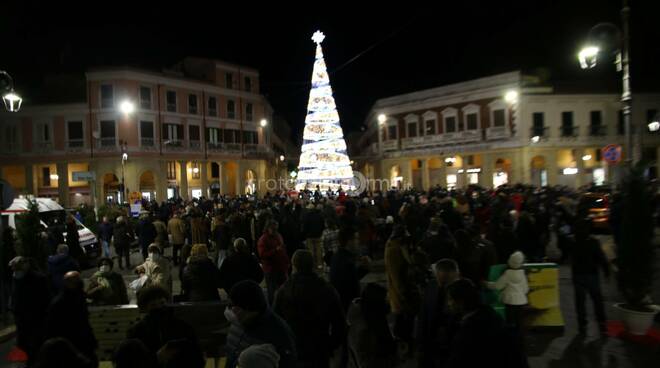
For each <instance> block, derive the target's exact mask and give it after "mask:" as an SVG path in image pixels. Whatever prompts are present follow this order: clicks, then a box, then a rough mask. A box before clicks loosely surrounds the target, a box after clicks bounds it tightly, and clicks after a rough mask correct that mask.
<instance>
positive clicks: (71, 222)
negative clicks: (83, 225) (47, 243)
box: [66, 216, 85, 263]
mask: <svg viewBox="0 0 660 368" xmlns="http://www.w3.org/2000/svg"><path fill="white" fill-rule="evenodd" d="M66 245H68V246H69V254H70V255H71V257H73V259H75V260H76V261H77V262H78V263H80V262H82V261H83V260H84V257H85V252H84V251H83V249H82V247H81V246H80V234H78V223H77V222H76V220H75V218H74V217H73V216H69V217H67V219H66Z"/></svg>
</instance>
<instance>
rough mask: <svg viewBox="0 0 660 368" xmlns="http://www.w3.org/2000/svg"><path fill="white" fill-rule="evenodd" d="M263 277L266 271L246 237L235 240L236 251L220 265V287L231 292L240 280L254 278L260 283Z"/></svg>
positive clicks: (253, 279)
mask: <svg viewBox="0 0 660 368" xmlns="http://www.w3.org/2000/svg"><path fill="white" fill-rule="evenodd" d="M263 279H264V272H263V270H262V269H261V265H259V261H258V260H257V258H256V257H255V256H254V255H252V253H250V247H249V246H248V244H247V242H246V241H245V239H243V238H238V239H236V240H234V252H233V253H232V254H231V255H230V256H229V257H227V259H226V260H225V261H224V262H223V263H222V266H221V267H220V288H222V289H225V291H227V292H229V291H230V290H231V289H232V288H233V287H234V285H236V284H237V283H239V282H240V281H243V280H252V281H254V282H256V283H258V284H260V283H261V281H263Z"/></svg>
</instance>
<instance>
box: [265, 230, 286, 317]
mask: <svg viewBox="0 0 660 368" xmlns="http://www.w3.org/2000/svg"><path fill="white" fill-rule="evenodd" d="M278 227H279V225H278V223H277V221H274V220H271V221H270V222H269V223H268V224H267V225H266V230H265V231H264V234H263V235H262V236H261V238H259V242H258V243H257V249H258V251H259V259H261V266H262V267H263V270H264V277H265V278H266V287H267V288H268V302H269V303H271V304H272V301H273V298H274V297H275V291H276V290H277V289H279V288H280V286H282V284H284V281H286V276H287V272H288V271H289V257H287V255H286V250H285V248H284V241H283V240H282V236H281V235H280V234H279V233H278V231H277V229H278Z"/></svg>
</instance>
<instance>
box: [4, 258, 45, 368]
mask: <svg viewBox="0 0 660 368" xmlns="http://www.w3.org/2000/svg"><path fill="white" fill-rule="evenodd" d="M9 267H10V268H11V269H12V270H13V279H14V280H13V287H12V290H13V292H12V296H11V304H10V309H11V311H12V312H13V314H14V322H15V324H16V345H17V346H18V347H19V348H21V349H22V350H23V351H24V352H25V353H26V354H27V355H28V366H29V365H30V364H31V363H33V362H34V361H35V359H36V357H37V352H38V351H39V347H40V346H41V344H42V343H43V341H44V336H45V327H46V325H45V323H46V311H47V310H48V303H50V290H49V288H48V285H49V282H48V279H47V278H46V276H44V275H43V274H41V273H39V272H37V271H36V270H35V269H34V267H33V266H32V265H31V264H30V261H29V260H28V259H27V258H24V257H20V256H19V257H15V258H13V259H12V260H11V261H10V262H9Z"/></svg>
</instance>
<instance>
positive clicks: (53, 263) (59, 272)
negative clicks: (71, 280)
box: [48, 244, 80, 293]
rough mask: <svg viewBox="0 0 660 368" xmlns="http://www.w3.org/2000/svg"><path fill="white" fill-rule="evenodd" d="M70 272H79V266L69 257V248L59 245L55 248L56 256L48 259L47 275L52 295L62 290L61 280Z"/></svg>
mask: <svg viewBox="0 0 660 368" xmlns="http://www.w3.org/2000/svg"><path fill="white" fill-rule="evenodd" d="M70 271H80V266H79V265H78V262H76V260H75V259H73V257H71V256H70V255H69V247H68V246H67V245H66V244H60V245H58V246H57V254H56V255H53V256H50V257H48V274H49V275H50V280H51V286H52V289H53V292H54V293H57V292H59V291H60V290H61V289H62V279H63V278H64V275H65V274H66V273H67V272H70Z"/></svg>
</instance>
